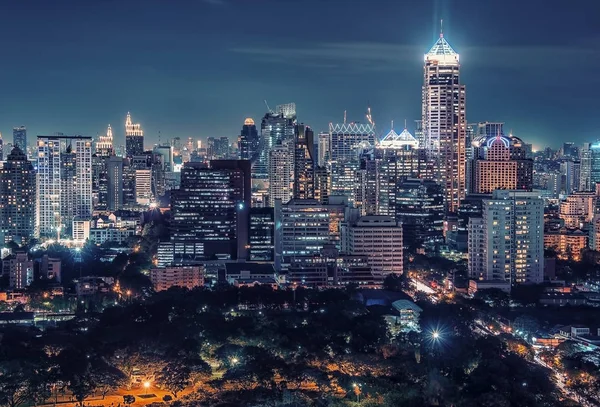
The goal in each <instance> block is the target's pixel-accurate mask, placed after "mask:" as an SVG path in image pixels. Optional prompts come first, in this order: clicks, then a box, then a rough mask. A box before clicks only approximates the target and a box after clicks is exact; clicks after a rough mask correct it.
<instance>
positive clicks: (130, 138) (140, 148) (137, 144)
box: [125, 112, 144, 157]
mask: <svg viewBox="0 0 600 407" xmlns="http://www.w3.org/2000/svg"><path fill="white" fill-rule="evenodd" d="M143 152H144V131H143V130H142V125H141V124H139V123H133V122H132V121H131V114H129V112H127V118H126V119H125V153H126V154H127V157H133V156H134V155H140V154H142V153H143Z"/></svg>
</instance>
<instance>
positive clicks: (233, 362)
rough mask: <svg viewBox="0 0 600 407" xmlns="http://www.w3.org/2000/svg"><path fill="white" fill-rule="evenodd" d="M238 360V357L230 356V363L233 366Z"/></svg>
mask: <svg viewBox="0 0 600 407" xmlns="http://www.w3.org/2000/svg"><path fill="white" fill-rule="evenodd" d="M238 362H239V359H238V358H236V357H233V358H231V364H232V365H233V366H235V365H237V364H238Z"/></svg>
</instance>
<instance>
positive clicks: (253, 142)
mask: <svg viewBox="0 0 600 407" xmlns="http://www.w3.org/2000/svg"><path fill="white" fill-rule="evenodd" d="M238 144H239V157H240V160H250V161H256V160H257V159H258V155H259V152H260V151H259V147H260V139H259V137H258V130H256V125H255V124H254V120H252V119H251V118H247V119H246V120H244V126H243V127H242V131H241V133H240V137H239V141H238Z"/></svg>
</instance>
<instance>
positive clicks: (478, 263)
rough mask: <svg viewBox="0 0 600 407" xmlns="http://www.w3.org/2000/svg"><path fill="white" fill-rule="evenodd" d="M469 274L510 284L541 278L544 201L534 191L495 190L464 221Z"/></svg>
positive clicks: (529, 281) (535, 281) (477, 278)
mask: <svg viewBox="0 0 600 407" xmlns="http://www.w3.org/2000/svg"><path fill="white" fill-rule="evenodd" d="M468 232H469V235H468V248H469V258H468V259H469V276H470V277H471V278H472V279H475V280H496V281H504V282H510V284H511V285H515V284H527V283H535V284H537V283H541V282H542V281H543V279H544V201H543V199H542V198H541V197H540V196H539V193H538V192H536V191H533V192H525V191H503V190H496V191H494V193H493V194H492V198H491V199H484V200H483V207H482V216H481V217H472V218H471V219H470V221H469V225H468Z"/></svg>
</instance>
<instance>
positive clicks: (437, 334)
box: [431, 331, 440, 339]
mask: <svg viewBox="0 0 600 407" xmlns="http://www.w3.org/2000/svg"><path fill="white" fill-rule="evenodd" d="M431 337H432V338H433V339H439V337H440V333H439V332H438V331H433V332H432V333H431Z"/></svg>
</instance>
